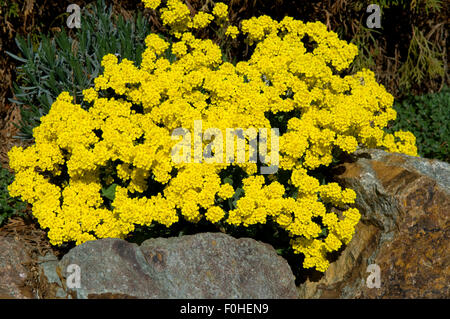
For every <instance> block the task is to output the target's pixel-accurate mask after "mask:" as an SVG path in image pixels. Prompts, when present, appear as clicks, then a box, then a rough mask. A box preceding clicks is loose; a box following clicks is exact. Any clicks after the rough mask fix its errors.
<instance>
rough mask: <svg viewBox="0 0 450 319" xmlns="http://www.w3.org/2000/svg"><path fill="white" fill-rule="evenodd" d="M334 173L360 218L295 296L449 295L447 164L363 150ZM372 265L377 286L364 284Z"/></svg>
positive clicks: (449, 173) (449, 188)
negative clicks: (352, 196) (331, 259)
mask: <svg viewBox="0 0 450 319" xmlns="http://www.w3.org/2000/svg"><path fill="white" fill-rule="evenodd" d="M337 171H338V175H337V176H336V180H337V181H338V182H340V184H341V185H343V186H344V187H350V188H352V189H354V190H355V191H356V193H357V199H356V207H357V208H359V210H360V212H361V214H362V218H361V221H360V223H359V224H358V225H357V228H356V233H355V236H354V238H353V239H352V241H351V242H350V243H349V244H348V246H347V247H346V248H345V250H344V251H343V252H342V253H341V255H340V256H339V258H338V260H337V261H336V262H335V263H333V264H331V266H330V268H329V269H328V270H327V271H326V273H325V275H324V276H323V277H322V278H321V279H320V280H319V281H316V282H313V281H309V280H308V281H307V282H306V283H304V284H302V285H301V286H300V287H299V292H300V298H448V297H449V296H450V295H449V285H450V267H449V265H450V255H449V254H448V252H449V251H450V241H449V215H450V165H449V164H447V163H443V162H439V161H437V160H428V159H423V158H417V157H411V156H406V155H402V154H393V153H386V152H383V151H380V150H363V151H359V152H357V159H356V161H355V162H353V163H346V164H344V165H343V166H341V167H340V168H338V170H337ZM370 264H377V265H378V266H379V267H380V270H381V277H380V279H381V287H380V288H368V287H367V285H366V279H367V277H368V276H369V274H370V273H368V272H366V270H367V266H368V265H370Z"/></svg>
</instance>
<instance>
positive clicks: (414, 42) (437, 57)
mask: <svg viewBox="0 0 450 319" xmlns="http://www.w3.org/2000/svg"><path fill="white" fill-rule="evenodd" d="M399 73H400V74H401V76H400V85H401V86H404V87H405V88H406V89H409V88H410V87H411V84H412V83H421V82H422V81H424V80H425V79H427V78H435V77H436V76H441V77H442V76H444V61H443V53H442V52H440V51H439V49H438V48H437V46H436V45H435V44H434V43H432V42H431V41H429V40H428V39H427V37H426V36H425V35H424V33H423V32H422V31H421V30H419V29H418V28H417V27H413V35H412V38H411V42H410V44H409V49H408V57H407V59H406V61H405V63H404V64H403V65H402V66H401V68H400V69H399Z"/></svg>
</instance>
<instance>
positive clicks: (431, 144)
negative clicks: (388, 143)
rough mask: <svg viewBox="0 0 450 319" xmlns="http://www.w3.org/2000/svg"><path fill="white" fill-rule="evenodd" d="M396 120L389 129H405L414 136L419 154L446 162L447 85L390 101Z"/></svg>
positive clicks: (449, 132) (449, 95) (449, 99)
mask: <svg viewBox="0 0 450 319" xmlns="http://www.w3.org/2000/svg"><path fill="white" fill-rule="evenodd" d="M394 109H395V110H396V111H397V120H396V121H395V122H394V123H393V124H392V126H391V127H390V128H389V129H390V131H391V132H393V131H398V130H409V131H411V132H412V133H414V135H415V136H416V139H417V148H418V152H419V154H420V156H423V157H426V158H435V159H439V160H441V161H446V162H450V152H449V143H450V129H449V126H450V124H449V123H450V88H449V87H445V88H444V89H443V90H442V91H441V92H439V93H430V94H425V95H421V96H412V95H411V96H408V97H407V98H405V99H404V100H402V101H401V102H396V103H395V104H394Z"/></svg>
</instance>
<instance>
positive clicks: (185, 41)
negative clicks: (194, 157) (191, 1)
mask: <svg viewBox="0 0 450 319" xmlns="http://www.w3.org/2000/svg"><path fill="white" fill-rule="evenodd" d="M144 3H145V5H146V6H147V7H149V8H152V9H157V8H158V6H159V5H160V1H158V0H144ZM158 10H159V12H160V15H161V19H162V20H163V22H164V23H165V24H166V26H168V30H170V34H171V36H172V37H173V39H174V41H173V42H171V43H169V42H167V41H166V40H165V39H163V38H162V37H160V36H158V35H156V34H150V35H149V36H148V37H147V39H146V50H145V52H144V53H143V61H142V64H141V65H140V66H136V65H134V63H133V62H132V61H128V60H126V59H123V60H121V61H119V59H118V58H117V57H116V56H115V55H112V54H109V55H106V56H105V57H104V58H103V60H102V66H103V67H104V72H103V74H101V75H100V76H98V77H97V78H96V79H95V87H94V88H88V89H86V90H85V91H84V92H83V94H84V102H83V103H82V104H83V105H79V104H75V103H73V99H72V97H71V96H70V95H69V93H68V92H63V93H61V95H60V96H59V97H58V99H57V100H56V101H55V102H54V103H53V105H52V107H51V110H50V112H49V114H48V115H46V116H44V117H43V118H42V119H41V125H40V126H39V127H36V128H35V129H34V131H33V134H34V137H35V144H34V145H32V146H30V147H28V148H25V149H22V148H19V147H14V148H13V149H12V150H11V151H10V153H9V157H10V166H11V168H12V169H14V170H15V172H16V175H15V181H14V183H13V184H11V185H10V187H9V191H10V194H11V195H12V196H20V197H21V198H22V199H23V200H24V201H27V202H28V203H30V204H32V206H33V214H34V216H36V218H37V219H38V221H39V223H40V225H41V227H42V228H44V229H48V236H49V238H50V240H51V243H52V244H54V245H60V244H62V243H64V242H70V241H75V242H76V243H77V244H81V243H83V242H85V241H88V240H94V239H96V238H105V237H119V238H124V237H125V236H126V235H127V234H129V233H130V232H132V231H133V230H134V229H135V227H136V225H143V226H149V225H151V224H152V223H160V224H163V225H165V226H167V227H169V226H171V225H172V224H174V223H176V222H177V221H178V220H179V219H181V218H183V219H185V220H188V221H191V222H198V221H200V220H202V219H206V220H208V221H210V222H211V223H223V224H229V225H235V226H243V227H247V226H249V225H255V224H257V223H262V224H264V223H266V222H267V221H268V220H271V221H273V222H274V223H276V224H277V225H278V226H279V227H280V228H283V229H285V230H286V231H287V232H288V233H289V235H290V236H291V238H292V240H291V245H292V248H293V250H294V251H295V252H297V253H302V254H304V256H305V259H304V264H303V266H304V267H305V268H312V267H315V268H316V269H317V270H319V271H325V270H326V269H327V267H328V265H329V263H328V261H327V258H326V256H327V253H328V252H332V251H336V250H338V249H339V248H340V247H341V246H342V245H343V244H347V243H348V242H349V241H350V240H351V238H352V236H353V233H354V229H355V225H356V224H357V223H358V221H359V218H360V214H359V212H358V210H357V209H355V208H352V207H351V204H352V203H354V200H355V197H356V195H355V192H354V191H353V190H351V189H341V187H340V186H339V185H338V184H336V183H328V184H322V185H321V183H320V182H319V180H318V179H316V178H315V177H313V176H311V174H310V172H311V171H312V170H315V169H317V168H319V167H323V166H328V165H330V164H331V163H332V161H333V154H336V151H340V152H345V153H352V152H354V151H355V150H356V149H357V148H360V147H370V148H374V147H377V148H382V149H385V150H387V151H391V152H401V153H406V154H409V155H417V151H416V147H415V138H414V136H413V135H412V134H411V133H409V132H397V133H395V134H394V135H391V134H387V133H385V131H384V128H385V127H386V126H387V124H388V122H389V121H391V120H394V119H395V117H396V112H395V111H394V110H393V109H392V107H391V105H392V103H393V97H392V96H391V95H390V94H389V93H387V92H386V90H385V89H384V88H383V87H382V86H381V85H379V84H377V83H376V81H375V78H374V74H373V73H372V72H371V71H369V70H362V71H361V72H358V73H356V74H353V75H345V76H344V75H343V71H344V70H345V69H346V68H347V67H348V66H349V64H350V63H351V62H352V60H353V59H354V57H355V55H356V54H357V48H356V46H354V45H352V44H348V43H346V42H345V41H342V40H340V39H339V38H338V37H337V35H336V34H335V33H334V32H329V31H327V29H326V27H325V25H323V24H322V23H320V22H316V23H306V24H305V23H303V22H302V21H298V20H295V19H293V18H290V17H286V18H284V19H283V20H282V21H280V22H277V21H274V20H272V19H271V18H270V17H268V16H261V17H258V18H251V19H249V20H244V21H242V23H241V25H240V26H239V28H238V27H237V26H232V25H230V23H229V21H228V8H227V6H226V5H225V4H223V3H216V4H215V7H214V9H213V10H212V12H211V13H207V12H199V13H197V14H196V15H195V16H193V17H192V16H191V14H190V11H189V9H188V7H187V6H186V5H185V4H184V3H183V2H182V1H180V0H168V1H167V5H166V6H165V7H163V8H160V9H158ZM211 23H215V24H216V25H217V26H221V27H223V28H224V30H225V32H224V35H225V36H226V37H230V38H233V39H235V38H237V37H238V36H239V37H242V38H245V41H248V44H249V45H253V46H254V53H253V54H252V56H251V58H250V59H249V60H248V61H243V62H238V63H237V64H236V65H233V64H231V63H229V62H225V61H223V58H222V56H223V55H222V51H221V48H220V47H219V46H218V45H216V44H215V43H214V42H213V41H211V40H209V39H200V38H197V37H196V36H195V35H194V34H195V32H196V30H198V29H201V28H207V27H208V26H209V25H210V24H211ZM305 39H308V41H305ZM306 42H307V43H306ZM169 51H170V52H171V54H172V55H173V56H174V58H172V59H169V58H168V54H167V53H168V52H169ZM111 92H113V94H111ZM87 106H89V107H87ZM281 114H284V115H285V116H287V118H286V119H285V124H286V125H287V126H286V129H285V130H284V132H282V135H281V136H280V150H279V152H280V154H279V156H280V160H279V165H280V170H281V171H283V172H288V174H289V178H288V181H287V182H285V181H283V182H282V181H279V180H278V174H274V175H269V176H263V175H259V174H258V173H257V170H258V164H256V163H251V162H246V163H226V162H222V163H205V162H203V163H193V162H190V163H175V162H174V161H173V160H172V157H171V150H172V148H173V146H174V145H175V144H176V143H177V142H178V141H177V140H174V139H172V136H171V133H172V132H173V130H174V129H176V128H180V127H183V128H186V129H188V130H192V129H193V124H194V121H195V120H199V119H200V120H202V123H203V130H206V129H208V128H219V129H220V130H223V131H225V130H226V129H227V128H243V129H248V128H251V127H255V128H268V129H270V128H271V127H272V125H271V121H270V120H269V118H270V117H271V116H272V117H273V116H277V115H281ZM233 167H234V168H240V169H242V171H243V172H245V176H244V177H243V178H242V180H241V186H242V190H243V195H242V196H240V197H238V198H237V201H236V202H235V205H234V206H229V205H228V204H227V203H229V201H227V200H228V199H230V198H232V197H233V195H234V194H235V192H236V186H232V185H231V184H230V183H226V182H224V179H223V178H222V177H223V176H222V175H223V174H222V175H221V173H223V172H224V171H225V170H226V169H230V168H233ZM150 181H151V183H150ZM149 184H152V185H154V184H157V185H160V186H161V187H162V191H159V192H156V193H155V192H152V191H153V189H152V188H151V187H150V188H149ZM111 185H114V186H115V193H114V197H113V199H112V200H111V201H109V202H108V200H107V199H106V198H105V195H104V190H105V189H108V188H109V187H110V186H111ZM287 188H289V189H290V190H291V192H290V193H289V194H288V192H287ZM292 189H294V190H295V192H292ZM292 194H294V195H292ZM333 207H336V208H339V209H340V211H341V212H343V213H342V214H339V216H338V214H337V213H335V211H336V210H333ZM324 229H326V232H325V233H324V232H323V230H324ZM324 234H326V235H325V236H324Z"/></svg>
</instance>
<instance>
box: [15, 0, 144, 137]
mask: <svg viewBox="0 0 450 319" xmlns="http://www.w3.org/2000/svg"><path fill="white" fill-rule="evenodd" d="M73 33H74V35H73V36H69V35H68V34H67V33H66V31H65V30H64V29H63V30H62V31H61V32H60V33H58V34H56V35H55V36H54V38H53V39H50V38H49V37H47V36H42V39H41V41H40V43H39V44H38V45H37V46H36V45H33V43H32V41H31V39H30V37H28V38H27V39H25V38H23V37H21V36H19V37H17V38H16V44H17V46H18V49H19V51H20V55H21V56H17V55H15V54H13V53H11V52H7V53H8V55H10V56H11V57H12V58H14V59H15V60H17V61H18V62H20V63H22V64H21V66H19V67H18V68H17V73H18V74H17V75H18V76H17V78H18V84H17V83H15V84H14V91H15V99H10V101H11V102H15V103H17V104H19V105H21V113H22V114H21V115H22V121H21V123H20V133H19V137H20V138H23V139H32V130H33V128H34V127H36V126H38V125H39V123H40V118H41V117H42V116H43V115H45V114H47V113H48V111H49V109H50V106H51V105H52V103H53V101H54V100H55V99H56V97H57V96H58V95H59V94H60V93H61V92H63V91H68V92H71V94H72V95H73V96H74V97H75V99H76V102H81V100H82V99H81V97H82V90H84V89H86V88H88V87H92V86H93V80H94V78H96V77H97V75H98V74H99V73H100V72H101V71H102V67H101V65H100V63H101V59H102V57H103V56H104V55H106V54H108V53H112V54H116V55H118V56H120V57H121V58H126V59H129V60H131V61H136V63H138V64H139V63H140V61H141V55H142V52H143V51H144V49H145V42H144V40H145V37H146V35H147V34H149V33H150V25H149V22H148V21H147V20H146V19H144V18H143V17H142V15H141V14H138V15H137V17H134V18H132V19H129V20H125V19H124V18H123V17H122V16H118V17H117V16H115V15H113V10H112V7H111V6H110V7H109V8H107V6H106V5H105V3H104V0H101V1H100V0H98V1H97V3H96V4H95V5H93V6H92V8H90V7H89V6H86V7H85V8H83V10H82V11H81V28H80V29H74V31H73Z"/></svg>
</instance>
